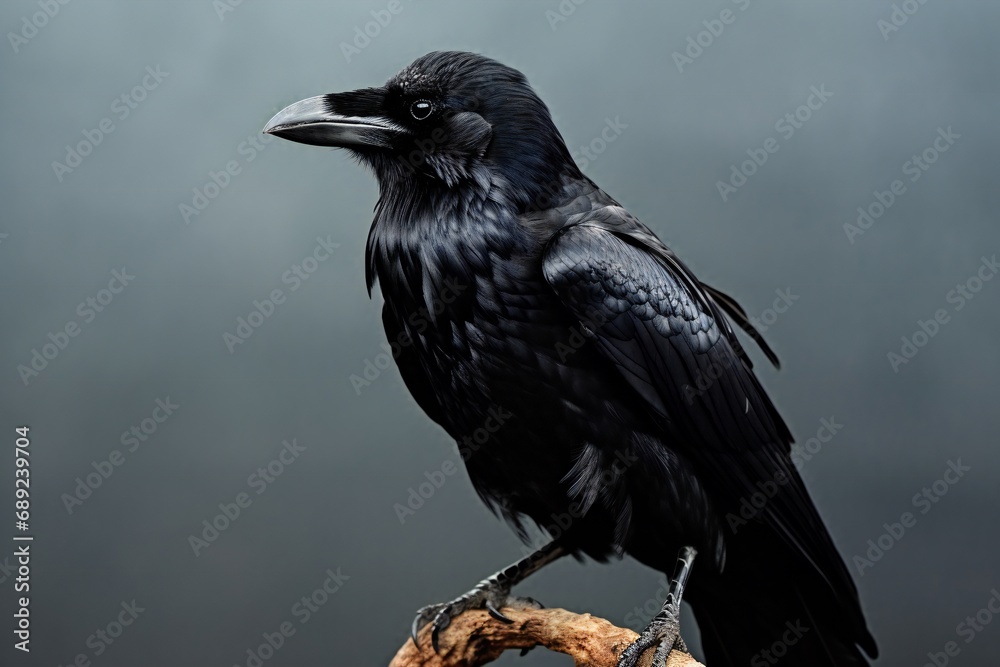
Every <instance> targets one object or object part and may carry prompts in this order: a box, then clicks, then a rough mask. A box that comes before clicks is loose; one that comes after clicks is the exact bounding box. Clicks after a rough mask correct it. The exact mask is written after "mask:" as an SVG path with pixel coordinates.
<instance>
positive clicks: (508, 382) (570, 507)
mask: <svg viewBox="0 0 1000 667" xmlns="http://www.w3.org/2000/svg"><path fill="white" fill-rule="evenodd" d="M264 131H265V132H268V133H271V134H274V135H277V136H279V137H283V138H285V139H290V140H292V141H298V142H301V143H306V144H313V145H319V146H337V147H343V148H347V149H348V150H349V151H350V152H351V154H352V155H354V156H355V157H356V158H357V159H358V160H359V161H360V162H361V163H363V164H364V165H366V166H368V167H370V168H371V169H372V170H373V171H374V173H375V175H376V177H377V178H378V183H379V190H380V196H379V200H378V204H377V205H376V208H375V220H374V223H373V224H372V227H371V232H370V233H369V236H368V244H367V250H366V267H367V270H366V273H367V284H368V290H369V293H370V292H371V289H372V287H373V286H374V284H375V282H376V281H378V282H379V283H380V285H381V289H382V295H383V297H384V299H385V305H384V307H383V310H382V321H383V324H384V326H385V331H386V334H387V335H388V337H389V339H390V340H391V341H394V342H396V343H397V344H398V345H397V347H398V352H397V353H396V355H395V356H396V362H397V364H398V365H399V369H400V373H401V374H402V377H403V380H404V381H405V383H406V386H407V387H408V388H409V390H410V392H411V393H412V394H413V397H414V398H415V399H416V401H417V403H419V404H420V407H421V408H423V410H424V411H425V412H426V413H427V415H428V416H430V418H431V419H433V420H434V421H435V422H437V423H438V424H440V425H441V426H442V427H443V428H444V429H445V430H446V431H447V432H448V433H449V434H450V435H451V436H452V437H454V438H455V439H456V441H457V442H458V443H459V444H460V447H461V451H462V456H463V459H465V463H466V468H467V469H468V472H469V475H470V477H471V479H472V483H473V485H474V486H475V489H476V491H477V492H478V493H479V495H480V497H481V498H482V499H483V500H484V501H485V502H486V503H487V504H488V505H489V507H490V508H491V509H493V510H494V511H495V512H497V513H498V514H500V515H501V516H503V517H504V518H505V519H506V520H507V521H508V522H510V523H511V525H512V526H513V527H514V528H515V529H516V530H517V531H518V532H519V534H520V535H521V536H522V537H524V536H525V534H526V533H525V529H524V525H525V524H524V522H525V520H526V519H527V520H529V521H532V522H534V523H535V524H537V525H538V526H540V527H542V528H543V529H544V528H545V527H547V526H552V525H553V518H554V517H567V516H568V517H571V521H570V522H569V523H570V525H569V526H568V528H567V529H566V530H565V531H560V535H559V536H558V538H555V539H553V541H552V542H550V543H549V544H548V545H546V546H545V547H543V548H542V549H540V550H539V551H538V552H536V553H534V554H533V555H531V556H529V557H527V558H525V559H523V560H521V561H519V562H518V563H515V564H514V565H512V566H510V567H508V568H506V569H504V570H501V571H500V572H498V573H497V574H495V575H493V576H492V577H489V578H487V579H485V580H484V581H483V582H481V583H480V584H479V585H478V586H476V587H475V588H474V589H473V590H471V591H469V593H467V594H465V595H463V596H461V597H459V598H458V599H456V600H454V601H452V602H450V603H447V604H440V605H431V606H429V607H425V608H424V609H422V610H420V612H418V615H417V618H416V620H415V621H414V637H416V632H417V630H419V629H420V628H421V627H422V626H424V625H425V624H427V623H432V624H433V628H432V638H433V642H434V645H435V647H436V646H437V640H438V634H439V632H440V631H441V630H442V629H443V628H444V627H446V626H447V625H448V623H449V620H450V618H451V617H453V616H454V615H456V614H458V613H461V612H462V611H463V610H465V609H468V608H471V607H479V608H486V609H489V610H490V612H491V613H492V614H493V615H494V616H495V617H496V618H497V619H499V620H505V619H506V617H505V616H504V615H503V613H502V612H501V611H500V608H501V607H502V606H503V605H504V604H505V603H506V602H507V600H508V594H509V593H510V590H511V586H512V585H514V584H516V583H517V582H519V581H521V580H523V579H524V578H525V577H526V576H528V575H529V574H531V573H532V572H534V571H536V570H537V569H539V568H540V567H542V566H543V565H545V564H546V563H548V562H551V561H553V560H555V559H556V558H559V557H561V556H563V555H566V554H571V555H574V556H577V557H580V556H583V555H586V556H589V557H591V558H594V559H597V560H605V559H607V558H608V557H610V556H614V555H619V556H620V555H622V554H626V553H627V554H630V555H631V556H633V557H634V558H636V559H637V560H639V561H640V562H642V563H645V564H647V565H649V566H651V567H653V568H656V569H658V570H660V571H662V572H666V573H668V574H669V573H674V578H673V581H672V584H671V590H670V593H669V594H668V596H667V600H666V602H665V603H664V606H663V610H662V611H661V613H660V614H658V615H657V616H656V617H655V618H654V619H653V621H652V622H651V623H650V625H649V627H647V628H646V630H645V631H644V632H643V633H642V634H641V635H640V638H639V639H638V640H637V641H636V643H635V644H633V645H632V646H630V647H628V648H627V649H626V650H625V651H623V653H622V655H621V657H620V662H619V664H620V665H622V666H626V665H627V666H629V667H632V666H633V665H635V664H636V662H637V660H638V657H639V655H640V654H641V653H642V652H643V651H644V650H646V649H647V648H650V647H653V646H656V647H658V648H657V655H656V661H657V664H660V665H662V664H663V661H664V659H665V656H666V654H667V652H669V650H670V648H672V647H674V646H681V645H682V644H681V643H680V640H679V636H678V630H677V615H678V611H679V604H680V598H681V594H682V592H683V591H684V589H685V584H687V589H686V590H687V596H686V597H685V599H686V600H687V601H688V602H689V603H690V604H691V607H692V609H693V611H694V614H695V618H696V619H697V622H698V625H699V628H700V629H701V634H702V641H703V644H704V650H705V655H706V658H707V662H708V663H709V664H710V665H714V666H716V667H718V666H720V665H741V666H744V665H747V664H750V665H754V666H756V665H765V664H771V663H772V662H773V661H774V660H775V659H776V658H777V657H783V661H784V663H785V664H788V665H792V664H795V665H810V667H817V666H819V665H836V666H838V667H843V666H845V665H867V664H868V662H867V660H866V659H865V657H864V656H863V655H862V654H861V652H860V650H859V649H864V651H865V652H866V653H867V654H868V655H870V656H873V657H874V656H875V655H876V647H875V641H874V639H873V638H872V635H871V634H870V632H869V631H868V629H867V627H866V625H865V619H864V616H863V614H862V611H861V606H860V602H859V600H858V593H857V589H856V588H855V586H854V583H853V582H852V581H851V577H850V575H849V574H848V571H847V569H846V568H845V566H844V563H843V561H842V560H841V558H840V556H839V554H838V553H837V550H836V548H835V547H834V544H833V541H832V540H831V538H830V535H829V534H828V533H827V531H826V528H825V527H824V525H823V522H822V520H821V519H820V516H819V514H818V513H817V511H816V508H815V507H814V506H813V504H812V501H811V500H810V498H809V495H808V493H807V492H806V489H805V486H804V485H803V483H802V480H801V478H800V477H799V475H798V473H797V471H796V468H795V466H794V465H793V463H792V460H791V454H790V451H791V443H792V436H791V434H790V433H789V430H788V428H787V426H786V425H785V423H784V421H783V420H782V418H781V416H780V415H779V414H778V412H777V410H776V409H775V406H774V404H773V403H772V402H771V400H770V399H769V398H768V396H767V394H766V393H765V391H764V388H763V387H762V386H761V384H760V382H759V381H758V379H757V377H756V376H755V375H754V373H753V371H752V364H751V361H750V359H749V357H748V356H747V354H746V353H745V351H744V350H743V348H742V347H741V345H740V342H739V340H738V338H737V336H736V334H735V333H734V329H733V323H735V325H736V326H738V327H739V328H741V329H743V330H744V331H745V332H746V333H748V334H749V335H750V336H751V337H752V338H754V340H755V341H756V342H757V343H758V344H760V345H761V347H762V349H763V350H764V351H765V354H766V355H767V356H768V358H770V359H771V360H772V361H776V359H775V358H774V355H773V353H772V352H771V351H770V349H769V348H768V347H767V346H766V344H763V341H762V340H761V339H760V337H759V335H758V334H757V332H756V330H755V329H754V327H753V326H752V324H751V323H750V320H749V318H748V317H747V315H746V313H745V312H744V311H743V309H742V308H741V307H740V306H739V305H738V304H737V303H736V302H735V301H734V300H733V299H731V298H730V297H728V296H727V295H725V294H723V293H722V292H720V291H718V290H716V289H713V288H712V287H709V286H708V285H705V284H704V283H702V282H700V281H699V280H698V279H697V278H696V277H695V276H694V274H692V272H691V271H690V270H689V269H688V268H687V267H686V266H685V265H684V263H683V262H681V260H680V259H678V257H677V256H676V255H675V254H674V253H673V252H672V251H671V250H670V249H669V248H667V247H666V245H664V244H663V243H662V242H661V241H660V240H659V239H658V238H657V237H656V236H655V235H654V234H653V233H652V232H651V231H650V230H649V228H647V227H646V226H645V225H643V224H642V223H641V222H639V220H637V219H636V218H635V217H633V216H632V215H631V214H629V212H628V211H626V210H625V209H624V208H622V206H621V205H620V204H619V203H618V202H616V201H615V200H614V199H612V198H611V197H610V196H609V195H607V194H606V193H605V192H604V191H603V190H601V189H600V188H599V187H597V185H595V184H594V183H593V182H592V181H591V180H590V179H589V178H587V177H586V176H584V175H583V173H582V172H581V171H580V169H579V168H578V167H577V165H576V164H575V163H574V161H573V159H572V157H571V156H570V152H569V151H568V150H567V149H566V144H565V143H564V141H563V138H562V136H561V135H560V134H559V131H558V130H557V129H556V127H555V125H554V123H553V122H552V118H551V117H550V115H549V111H548V109H547V108H546V106H545V104H544V103H543V102H542V101H541V100H540V99H539V98H538V96H537V95H536V94H535V93H534V91H533V90H532V89H531V87H530V86H529V85H528V83H527V81H526V79H525V77H524V75H522V74H521V73H520V72H518V71H517V70H514V69H511V68H510V67H507V66H505V65H502V64H501V63H498V62H496V61H494V60H490V59H488V58H485V57H483V56H479V55H475V54H471V53H461V52H435V53H430V54H427V55H426V56H423V57H421V58H419V59H418V60H416V61H415V62H414V63H413V64H412V65H410V66H408V67H406V68H405V69H404V70H403V71H401V72H400V73H399V74H397V75H396V76H394V77H393V78H392V79H390V80H389V81H388V83H386V85H385V86H383V87H379V88H366V89H363V90H357V91H353V92H346V93H333V94H329V95H322V96H319V97H312V98H309V99H306V100H302V101H301V102H297V103H295V104H293V105H291V106H289V107H287V108H286V109H284V110H282V111H281V112H279V113H278V114H277V115H276V116H275V117H274V118H272V119H271V121H270V123H268V125H267V127H266V128H265V130H264ZM497 415H500V416H501V418H500V419H497V418H496V416H497ZM491 420H492V421H491ZM487 424H492V426H491V427H490V428H486V427H485V426H486V425H487ZM471 434H475V438H474V439H472V438H470V435H471ZM463 443H465V444H463ZM470 445H471V446H470ZM748 508H749V511H748ZM564 523H565V522H564ZM695 553H701V554H702V558H701V559H699V561H698V563H699V564H698V567H697V568H693V569H692V561H693V559H694V557H695ZM678 554H680V555H679V557H678ZM785 655H787V657H784V656H785Z"/></svg>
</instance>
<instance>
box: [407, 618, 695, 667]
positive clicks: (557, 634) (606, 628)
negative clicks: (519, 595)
mask: <svg viewBox="0 0 1000 667" xmlns="http://www.w3.org/2000/svg"><path fill="white" fill-rule="evenodd" d="M503 614H504V615H505V616H507V617H508V618H510V619H512V620H513V621H514V622H513V623H510V624H507V623H502V622H500V621H497V620H496V619H494V618H492V617H491V616H490V615H489V614H488V613H487V612H485V611H467V612H465V613H464V614H461V615H460V616H458V617H457V618H454V619H452V621H451V624H450V625H449V626H448V628H447V629H446V630H444V631H443V632H441V635H440V646H441V653H440V654H436V653H434V649H433V648H432V647H431V638H430V626H428V627H425V628H424V629H423V631H422V632H421V633H420V636H419V639H420V645H419V646H415V645H414V644H413V641H412V640H410V639H407V640H406V643H405V644H403V647H402V648H400V649H399V651H398V652H397V653H396V657H395V658H393V659H392V662H391V663H389V667H479V666H480V665H485V664H487V663H490V662H493V661H494V660H496V659H497V658H499V657H500V654H501V653H503V652H504V651H505V650H507V649H524V648H531V647H534V646H544V647H545V648H547V649H549V650H550V651H558V652H559V653H565V654H566V655H569V656H571V657H572V658H573V660H574V661H575V662H576V667H615V665H616V664H617V662H618V654H619V653H621V652H622V650H624V648H625V647H626V646H628V645H629V644H631V643H632V642H633V641H635V639H636V638H637V637H638V635H637V634H636V633H635V632H633V631H632V630H628V629H625V628H619V627H616V626H614V625H612V624H611V623H609V622H608V621H606V620H604V619H603V618H594V617H593V616H591V615H590V614H574V613H573V612H569V611H566V610H565V609H534V608H526V609H524V608H521V609H518V608H511V607H505V608H504V609H503ZM652 658H653V649H649V650H648V651H646V652H645V653H644V654H643V656H642V660H641V662H640V665H641V666H642V667H646V666H648V664H649V662H650V661H651V660H652ZM667 667H704V666H703V665H702V664H701V663H699V662H698V661H696V660H695V659H694V658H692V657H691V656H690V655H688V654H686V653H681V652H680V651H673V652H671V653H670V656H669V658H668V659H667Z"/></svg>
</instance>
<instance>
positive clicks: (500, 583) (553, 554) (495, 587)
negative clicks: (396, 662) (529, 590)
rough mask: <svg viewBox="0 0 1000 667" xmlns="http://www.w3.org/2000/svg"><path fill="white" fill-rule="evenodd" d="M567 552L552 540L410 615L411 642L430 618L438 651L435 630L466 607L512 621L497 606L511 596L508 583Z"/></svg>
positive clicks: (499, 619)
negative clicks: (459, 592) (462, 591)
mask: <svg viewBox="0 0 1000 667" xmlns="http://www.w3.org/2000/svg"><path fill="white" fill-rule="evenodd" d="M568 553H569V551H568V550H567V549H565V548H564V547H563V546H562V544H561V543H560V542H559V541H558V540H553V541H552V542H549V543H548V544H546V545H545V546H544V547H542V548H541V549H539V550H538V551H536V552H535V553H533V554H531V555H529V556H526V557H525V558H522V559H521V560H519V561H517V562H516V563H514V564H512V565H508V566H507V567H505V568H504V569H502V570H500V571H499V572H497V573H496V574H494V575H492V576H489V577H487V578H485V579H483V580H482V581H480V582H479V583H478V584H476V587H475V588H473V589H472V590H471V591H469V592H468V593H466V594H465V595H462V596H460V597H458V598H456V599H454V600H452V601H451V602H445V603H443V604H432V605H428V606H426V607H424V608H423V609H421V610H420V611H418V612H417V617H416V618H415V619H413V628H412V631H411V635H412V636H413V642H414V643H416V642H417V633H418V632H419V631H420V629H421V628H422V627H424V626H425V625H426V624H427V623H428V622H430V623H431V624H432V630H431V643H432V644H433V646H434V650H435V651H437V650H438V634H439V633H440V632H441V631H442V630H444V629H445V628H447V627H448V624H449V623H451V619H452V618H453V617H455V616H458V615H459V614H461V613H462V612H463V611H465V610H467V609H486V610H487V611H489V612H490V616H492V617H493V618H495V619H497V620H498V621H503V622H505V623H513V621H512V620H510V619H509V618H507V617H506V616H504V615H503V614H501V613H500V608H501V607H503V606H504V605H506V604H507V603H508V600H509V599H512V598H510V589H511V587H512V586H514V585H515V584H518V583H520V582H522V581H524V580H525V579H527V578H528V576H529V575H531V574H534V573H535V572H537V571H538V570H540V569H542V568H543V567H545V566H546V565H548V564H549V563H551V562H552V561H554V560H558V559H559V558H561V557H562V556H565V555H566V554H568ZM526 601H527V602H528V603H529V604H535V605H537V604H538V603H537V602H535V601H534V600H531V599H527V600H526Z"/></svg>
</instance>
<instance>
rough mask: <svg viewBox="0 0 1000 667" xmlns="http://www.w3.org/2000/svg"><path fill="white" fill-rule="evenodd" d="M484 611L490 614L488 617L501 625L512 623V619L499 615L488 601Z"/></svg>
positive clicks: (498, 611)
mask: <svg viewBox="0 0 1000 667" xmlns="http://www.w3.org/2000/svg"><path fill="white" fill-rule="evenodd" d="M486 611H488V612H489V613H490V616H492V617H493V618H495V619H497V620H498V621H501V622H502V623H508V624H509V623H513V622H514V619H512V618H508V617H506V616H504V615H503V614H501V613H500V610H499V609H497V608H496V607H494V606H493V603H492V602H490V601H489V600H487V601H486Z"/></svg>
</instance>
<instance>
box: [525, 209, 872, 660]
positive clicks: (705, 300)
mask: <svg viewBox="0 0 1000 667" xmlns="http://www.w3.org/2000/svg"><path fill="white" fill-rule="evenodd" d="M543 271H544V275H545V279H546V280H547V281H548V283H549V285H550V286H551V287H552V288H553V289H554V290H555V292H556V294H557V295H558V296H559V297H560V299H561V300H562V302H563V304H564V305H565V306H566V307H567V309H568V310H569V311H570V313H571V314H572V315H573V316H574V317H575V318H577V319H578V320H579V321H580V322H581V323H582V324H583V325H584V326H586V327H587V329H589V330H590V331H592V332H593V337H592V340H593V342H594V344H595V345H596V347H597V348H598V349H599V350H600V352H601V353H602V354H603V355H604V356H605V357H606V358H607V360H608V361H609V362H610V363H611V364H612V365H613V366H614V367H615V368H616V369H617V370H618V371H619V372H620V373H621V375H622V376H623V377H624V378H625V379H626V380H627V381H628V383H629V385H630V386H631V387H632V388H633V389H634V390H635V391H636V393H637V394H638V395H639V396H641V397H642V399H643V400H644V401H645V402H646V404H647V405H648V406H649V408H650V410H651V411H652V413H653V414H654V415H656V416H657V417H658V418H659V421H660V422H661V423H662V424H664V428H665V429H666V430H667V431H668V435H669V436H670V439H669V442H671V446H676V447H677V448H678V449H679V450H680V451H682V452H684V454H685V455H686V456H688V457H689V458H690V459H691V460H693V461H695V462H696V464H699V465H698V467H699V469H700V470H701V471H703V473H702V474H703V475H705V476H707V477H708V478H709V479H710V480H711V481H712V482H713V484H712V486H713V487H714V488H715V489H717V490H722V491H721V492H723V493H728V494H730V495H729V499H730V503H731V504H730V507H735V506H737V505H738V504H739V502H740V501H741V500H742V499H749V498H750V497H751V496H753V495H754V494H755V493H757V492H758V491H760V487H759V486H758V484H759V483H764V482H767V481H769V480H776V479H780V478H779V477H778V475H783V476H784V478H786V479H787V480H788V481H787V483H784V484H782V485H781V487H780V491H779V492H778V493H777V494H776V495H775V496H774V497H773V498H770V499H769V500H768V502H767V503H766V504H765V505H764V507H763V508H762V509H761V511H760V513H759V514H758V515H757V517H756V518H757V519H759V520H760V521H762V522H763V523H765V524H766V525H767V526H768V527H769V528H770V529H772V530H773V531H774V533H775V534H776V535H778V536H779V537H780V538H781V539H782V540H783V541H784V542H785V543H786V544H787V545H788V546H789V547H790V548H791V550H792V551H793V552H794V553H797V554H799V556H800V557H801V558H803V559H804V561H805V563H806V564H807V567H811V568H812V569H814V571H815V572H816V573H817V574H818V575H819V576H820V577H821V578H822V580H824V581H825V582H826V584H827V587H828V589H829V592H830V594H831V596H832V599H833V600H834V601H835V605H836V607H837V608H840V609H842V610H844V611H845V612H848V613H850V614H851V616H855V615H856V616H855V617H856V618H862V617H861V614H860V605H859V602H858V598H857V591H856V589H855V587H854V583H853V581H852V580H851V577H850V575H849V574H848V572H847V569H846V568H845V567H844V564H843V562H842V561H841V559H840V557H839V555H838V553H837V551H836V549H835V547H834V545H833V543H832V540H831V539H830V536H829V534H828V533H827V531H826V528H825V526H824V525H823V522H822V520H821V519H820V517H819V515H818V513H817V512H816V510H815V507H814V506H813V504H812V501H811V500H810V499H809V496H808V493H807V492H806V489H805V487H804V485H803V483H802V480H801V479H800V477H799V475H798V473H797V472H796V470H795V467H794V465H793V464H792V461H791V457H790V445H791V442H792V436H791V434H790V432H789V430H788V428H787V426H786V425H785V423H784V421H783V420H782V419H781V416H780V415H779V414H778V412H777V410H776V409H775V407H774V404H773V403H772V402H771V400H770V399H769V398H768V396H767V394H766V393H765V391H764V388H763V387H762V386H761V384H760V382H759V381H758V380H757V377H756V376H755V375H754V373H753V371H752V370H751V364H750V362H749V359H747V357H746V355H745V353H744V352H743V350H742V348H741V347H740V345H739V342H738V340H737V339H736V335H735V333H734V332H733V329H732V327H731V326H730V325H729V323H728V321H727V319H726V317H725V315H724V314H723V312H722V308H721V307H720V305H719V304H718V303H717V302H716V301H715V298H713V297H718V295H719V294H720V293H719V292H717V291H715V290H709V289H706V288H705V286H704V285H702V284H701V283H700V282H699V281H698V280H697V279H696V278H695V277H694V276H693V275H692V273H691V272H690V271H689V270H688V269H687V267H685V266H684V264H683V263H681V261H680V260H679V259H678V258H677V257H676V256H675V255H674V254H673V253H672V252H671V251H670V250H669V249H668V248H667V247H666V246H664V245H663V243H662V242H660V241H659V239H657V238H656V237H655V236H654V235H653V234H652V232H650V231H649V230H648V229H647V228H646V227H644V226H643V225H642V224H641V223H640V222H639V221H638V220H636V219H635V218H634V217H633V216H631V215H630V214H629V213H628V212H627V211H625V210H624V209H622V208H621V207H618V206H608V207H605V208H602V209H599V210H597V211H593V212H591V213H588V214H586V215H585V216H582V219H579V220H575V221H573V223H572V224H570V225H568V226H566V227H564V228H563V229H561V230H560V231H559V232H557V234H556V235H555V236H554V237H553V239H552V240H551V241H550V242H549V245H548V247H547V248H546V251H545V254H544V258H543ZM726 298H727V299H728V297H726ZM729 301H730V302H731V303H730V304H727V307H726V310H727V311H729V312H731V313H732V312H734V310H735V312H736V313H742V310H741V309H739V306H736V305H735V302H732V300H731V299H729ZM737 309H739V310H737ZM744 319H745V315H744ZM862 623H863V621H862ZM862 629H863V625H862ZM864 634H866V632H859V635H861V636H862V637H863V635H864ZM862 643H863V645H864V640H863V639H862ZM871 644H872V648H874V643H873V642H871ZM866 648H867V647H866Z"/></svg>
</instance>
